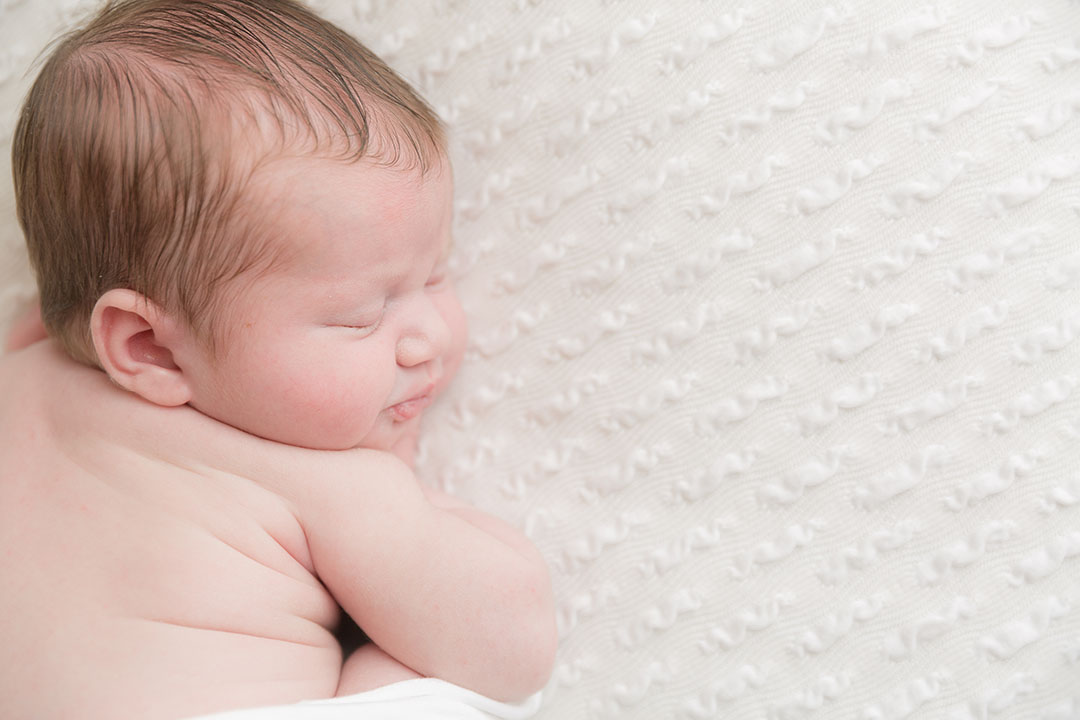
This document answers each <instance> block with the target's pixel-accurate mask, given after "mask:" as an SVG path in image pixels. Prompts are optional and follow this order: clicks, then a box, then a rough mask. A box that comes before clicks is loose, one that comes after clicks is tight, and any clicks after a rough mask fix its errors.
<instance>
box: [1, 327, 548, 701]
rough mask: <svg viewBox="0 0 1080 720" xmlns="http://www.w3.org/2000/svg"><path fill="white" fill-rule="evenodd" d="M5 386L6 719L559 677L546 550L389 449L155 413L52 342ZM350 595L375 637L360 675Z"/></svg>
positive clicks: (518, 694)
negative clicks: (430, 481)
mask: <svg viewBox="0 0 1080 720" xmlns="http://www.w3.org/2000/svg"><path fill="white" fill-rule="evenodd" d="M14 344H16V345H17V344H18V343H14ZM0 398H4V402H3V403H0V547H2V548H3V554H2V556H0V577H3V578H4V583H5V591H4V592H3V593H0V636H2V637H3V638H4V642H3V643H2V644H0V677H3V678H4V681H3V684H4V692H3V693H0V716H2V717H5V718H13V719H14V718H52V717H56V718H60V717H79V718H87V719H88V720H92V719H93V718H98V717H100V718H111V717H117V716H124V717H139V718H148V719H153V718H181V717H186V716H191V715H197V714H202V713H209V712H215V711H222V710H228V709H232V708H240V707H249V706H258V705H271V704H281V703H290V702H295V701H299V700H302V699H310V698H323V697H331V696H333V695H335V694H345V693H351V692H358V691H361V690H366V689H370V688H372V687H377V686H379V685H383V684H387V683H390V682H396V681H398V680H403V679H408V678H411V677H417V676H421V675H422V676H436V677H441V678H443V679H446V680H449V681H450V682H455V683H457V684H460V685H463V686H465V687H470V688H471V689H474V690H476V691H477V692H480V693H482V694H486V695H489V696H492V697H495V698H496V699H504V700H516V699H520V698H522V697H524V696H526V695H528V694H531V693H532V692H535V690H537V689H539V688H540V687H541V686H542V685H543V684H544V682H545V681H546V678H547V674H548V673H549V672H550V667H551V661H552V655H553V652H554V632H553V625H552V623H551V618H552V616H553V612H552V600H551V594H550V593H551V590H550V585H549V582H548V579H547V574H546V569H545V568H544V564H543V560H542V558H541V557H540V556H539V554H538V553H536V551H535V550H534V549H533V548H532V546H531V545H530V544H529V543H528V541H527V540H526V539H525V538H524V537H523V536H521V535H520V534H519V533H517V531H516V530H513V529H512V528H510V527H509V526H507V525H505V524H504V523H501V522H500V521H497V520H495V519H494V518H490V517H489V516H486V515H483V514H482V513H479V512H478V511H476V510H474V509H472V508H469V507H468V506H465V505H464V504H463V503H459V502H457V501H454V500H453V499H451V498H447V497H445V496H442V495H440V494H438V493H434V492H431V491H425V490H424V489H423V488H422V487H421V485H420V484H419V483H418V482H417V481H416V479H415V477H414V476H413V475H412V473H411V471H410V470H409V469H408V467H407V466H406V465H405V464H404V463H402V462H401V461H400V460H399V459H397V458H395V457H393V456H392V455H390V454H388V453H385V452H377V451H372V450H365V449H358V450H349V451H318V450H308V449H304V448H299V447H294V446H290V445H284V444H281V443H274V442H270V441H266V440H262V439H260V438H258V437H256V436H253V435H250V434H247V433H244V432H241V431H239V430H235V429H233V428H230V427H228V426H226V425H223V424H222V423H220V422H217V421H215V420H213V419H211V418H209V417H207V416H205V415H203V414H201V413H199V412H197V411H195V410H193V409H192V408H189V407H186V406H182V407H160V406H157V405H154V404H152V403H148V402H146V401H144V400H143V399H142V398H139V397H138V396H136V395H134V394H131V393H128V392H125V391H123V390H121V389H119V388H117V387H116V386H115V385H113V384H112V383H111V382H110V380H109V379H108V377H107V376H106V375H105V374H104V373H103V372H101V371H100V370H96V369H91V368H87V367H85V366H82V365H79V364H77V363H75V362H73V361H71V360H70V359H68V358H67V357H66V356H65V355H63V353H62V352H61V351H60V349H59V347H58V345H57V344H56V343H55V342H53V341H51V340H46V341H43V342H36V343H32V344H30V345H29V347H26V348H25V349H22V350H20V351H18V352H15V353H13V354H9V355H6V356H2V357H0ZM328 588H333V589H334V593H333V594H332V593H331V592H330V590H328ZM339 603H340V605H341V606H344V607H345V608H346V609H347V610H348V611H349V613H350V614H352V615H353V616H354V617H355V618H356V619H357V621H358V622H359V623H360V624H361V625H362V626H363V627H364V629H365V630H366V631H367V632H368V634H369V635H370V636H371V637H372V639H373V640H375V641H376V645H377V647H376V646H375V645H372V646H368V647H367V648H365V649H363V650H362V651H360V652H358V653H356V654H355V655H354V656H353V657H352V658H350V659H349V661H348V662H347V663H346V664H345V666H344V670H343V663H342V657H341V650H340V647H339V646H338V644H337V642H336V640H335V639H334V635H333V631H334V628H335V627H336V625H337V623H338V622H339V618H340V610H339ZM461 618H466V619H467V621H466V622H461Z"/></svg>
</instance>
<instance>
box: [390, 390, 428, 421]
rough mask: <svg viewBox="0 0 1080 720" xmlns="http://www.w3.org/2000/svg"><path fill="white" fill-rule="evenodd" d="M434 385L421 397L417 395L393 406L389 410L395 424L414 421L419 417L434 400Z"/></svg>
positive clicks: (421, 394)
mask: <svg viewBox="0 0 1080 720" xmlns="http://www.w3.org/2000/svg"><path fill="white" fill-rule="evenodd" d="M434 389H435V388H434V385H429V386H428V387H427V389H426V390H424V391H423V392H422V393H420V394H419V395H415V396H413V397H411V398H409V399H408V400H404V401H402V402H399V403H398V404H397V405H391V406H390V407H389V408H387V410H389V411H390V415H391V416H392V417H393V418H394V421H395V422H405V421H406V420H412V419H413V418H414V417H416V416H417V415H419V414H420V413H422V412H423V411H424V409H425V408H427V406H428V405H430V404H431V401H432V400H434V397H433V392H434Z"/></svg>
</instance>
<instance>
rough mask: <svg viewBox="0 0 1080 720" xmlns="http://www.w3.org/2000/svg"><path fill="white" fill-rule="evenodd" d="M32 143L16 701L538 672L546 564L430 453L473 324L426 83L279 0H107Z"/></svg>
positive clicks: (78, 714) (546, 631) (303, 688)
mask: <svg viewBox="0 0 1080 720" xmlns="http://www.w3.org/2000/svg"><path fill="white" fill-rule="evenodd" d="M13 168H14V176H15V189H16V195H17V210H18V216H19V221H20V224H21V226H22V228H23V232H24V234H25V236H26V241H27V246H28V249H29V253H30V257H31V262H32V264H33V267H34V270H35V273H36V277H37V282H38V288H39V292H40V315H41V319H42V323H43V325H44V327H45V328H46V329H47V331H48V338H47V339H44V340H42V341H38V342H32V340H33V339H34V338H35V337H36V335H35V333H34V332H33V331H27V329H26V326H25V325H24V326H23V327H22V328H21V330H20V335H19V337H18V338H16V339H15V340H14V343H13V344H14V345H16V346H17V347H18V348H19V349H17V350H15V351H14V352H11V353H9V354H7V355H5V356H3V357H2V358H0V398H2V404H0V445H2V447H0V480H2V481H0V544H2V547H3V554H2V556H0V578H2V583H3V592H2V593H0V717H4V718H11V719H15V718H37V719H45V718H84V719H87V720H89V719H92V718H115V717H132V718H136V717H137V718H146V719H149V718H181V717H188V716H192V715H198V714H205V713H213V712H221V711H226V710H232V709H237V708H245V707H254V706H266V705H284V704H289V703H296V702H299V701H302V700H312V699H320V698H322V699H325V698H332V697H335V696H344V695H350V694H355V693H363V692H364V691H368V690H371V689H373V688H380V687H383V686H389V685H396V684H399V683H401V682H402V681H404V682H406V683H407V682H425V681H423V680H415V679H416V678H421V677H423V678H438V679H439V681H440V682H444V683H446V684H450V685H452V686H454V687H456V688H458V689H464V690H465V691H468V692H471V693H475V694H478V695H480V696H485V697H484V699H485V700H486V701H490V703H491V707H496V706H498V705H499V704H505V705H507V706H510V705H511V704H518V703H522V701H523V700H524V699H526V698H528V697H529V696H532V695H534V694H535V693H536V692H537V691H538V690H539V689H540V688H542V687H543V686H544V684H545V683H546V681H547V679H548V677H549V675H550V673H551V669H552V665H553V662H554V652H555V644H556V640H555V621H554V609H553V599H552V592H551V584H550V579H549V576H548V571H547V568H546V566H545V563H544V560H543V558H542V557H541V555H540V554H539V553H538V552H537V550H536V549H535V548H534V547H533V546H532V545H531V544H530V543H529V541H528V540H527V539H526V538H525V537H524V536H523V535H522V534H520V533H519V532H518V531H517V530H515V529H513V528H512V527H510V526H509V525H508V524H506V523H503V522H501V521H499V520H497V519H496V518H493V517H491V516H489V515H486V514H484V513H482V512H480V511H478V510H476V509H474V508H471V507H469V506H468V505H466V504H464V503H461V502H458V501H456V500H454V499H452V498H450V497H449V496H446V495H443V494H440V493H437V492H435V491H433V490H430V489H428V488H426V487H425V486H423V485H422V484H420V483H419V482H418V481H417V478H416V477H415V476H414V474H413V472H412V470H411V464H412V458H413V452H414V447H415V444H416V438H417V431H418V428H419V423H420V420H421V417H422V415H423V413H424V410H425V408H427V407H428V405H429V404H430V403H431V402H432V401H433V400H434V399H435V398H436V397H438V396H439V394H440V393H441V392H442V391H443V389H444V388H445V387H446V386H447V383H449V382H450V379H451V378H452V377H453V375H454V373H455V371H456V370H457V368H458V365H459V364H460V361H461V358H462V354H463V349H464V344H465V337H466V324H465V318H464V316H463V313H462V309H461V306H460V304H459V302H458V299H457V297H456V295H455V291H454V287H453V284H452V282H451V279H450V277H449V276H448V274H447V256H448V253H449V252H450V243H451V217H452V194H453V186H452V179H451V168H450V164H449V161H448V158H447V154H446V143H445V138H444V133H443V130H442V128H441V126H440V123H439V121H438V119H437V118H436V117H435V115H434V113H433V112H432V110H431V109H430V108H429V107H428V106H427V105H426V104H425V103H424V102H423V101H422V100H421V99H420V98H419V97H418V96H417V95H416V93H415V92H414V91H413V90H412V89H411V88H410V87H409V86H408V85H407V83H405V82H404V81H403V80H402V79H401V78H400V77H398V76H397V75H396V74H395V73H394V72H393V71H392V70H390V69H389V68H388V67H387V66H386V65H385V64H384V63H383V62H381V61H380V60H379V59H378V58H377V57H376V56H374V55H373V54H372V53H371V52H370V51H368V50H367V49H366V48H364V47H363V46H361V45H360V44H358V43H357V42H356V41H355V40H354V39H352V38H351V37H349V36H348V35H347V34H345V33H344V32H343V31H341V30H340V29H338V28H336V27H335V26H333V25H331V24H329V23H327V22H326V21H324V20H321V19H320V18H318V17H316V16H315V15H313V14H312V13H311V12H310V11H308V10H307V9H305V8H303V7H301V6H300V5H299V4H296V3H294V2H292V1H290V0H172V1H167V0H120V1H118V2H112V3H109V4H108V5H107V6H106V7H105V8H104V9H103V10H102V11H101V12H100V13H99V14H97V15H96V16H95V17H94V18H93V19H92V20H90V21H89V23H88V24H86V25H85V26H84V27H83V28H81V29H79V30H77V31H75V32H74V33H72V34H70V35H68V36H66V37H65V38H63V39H62V40H61V41H60V42H59V43H58V44H57V45H56V46H55V47H54V49H53V50H52V52H51V54H50V56H49V57H48V59H47V60H46V61H45V62H44V64H43V66H42V69H41V71H40V74H39V76H38V78H37V80H36V81H35V83H34V85H33V87H32V89H31V90H30V93H29V95H28V97H27V99H26V102H25V105H24V107H23V108H22V112H21V115H20V117H19V121H18V126H17V129H16V134H15V139H14V150H13ZM342 610H344V612H345V613H347V614H348V615H349V616H350V617H351V618H353V619H354V620H355V622H356V623H357V624H358V625H359V626H360V627H361V628H363V630H364V632H365V633H366V634H367V635H368V636H369V637H370V638H371V641H372V642H371V643H369V644H366V645H364V646H362V647H361V648H360V649H359V650H357V651H356V652H355V653H353V654H352V655H351V656H349V657H348V658H345V659H344V662H343V657H342V650H341V646H340V644H339V643H338V641H337V640H336V638H335V634H334V633H335V629H336V628H337V627H338V626H339V623H340V622H341V620H342ZM384 689H385V688H384ZM356 697H362V695H357V696H356ZM515 707H517V705H515ZM358 717H360V716H358Z"/></svg>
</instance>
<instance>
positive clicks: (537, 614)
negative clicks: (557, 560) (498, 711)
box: [502, 569, 559, 702]
mask: <svg viewBox="0 0 1080 720" xmlns="http://www.w3.org/2000/svg"><path fill="white" fill-rule="evenodd" d="M526 595H527V597H526V598H525V602H524V603H523V604H524V605H525V607H524V608H523V609H522V612H521V619H522V620H521V622H522V625H521V627H520V628H519V630H520V632H519V633H517V639H516V645H517V647H516V648H515V652H514V655H515V657H516V658H517V662H515V663H514V665H515V666H516V672H513V673H512V674H513V676H514V677H513V678H512V679H510V681H509V682H508V683H507V687H506V688H505V690H506V692H505V695H506V697H505V698H502V699H503V700H504V701H509V702H516V701H520V700H524V699H525V698H527V697H529V696H530V695H533V694H535V693H537V692H539V691H541V690H543V689H544V687H545V686H546V685H547V683H548V680H550V679H551V673H552V671H553V670H554V668H555V655H556V652H557V650H558V645H559V637H558V630H557V628H556V625H555V605H554V599H553V597H552V592H551V581H550V579H549V578H548V575H547V571H546V569H545V570H544V572H543V573H542V577H538V578H537V579H536V580H535V581H534V582H533V583H532V587H531V588H529V590H528V592H527V593H526Z"/></svg>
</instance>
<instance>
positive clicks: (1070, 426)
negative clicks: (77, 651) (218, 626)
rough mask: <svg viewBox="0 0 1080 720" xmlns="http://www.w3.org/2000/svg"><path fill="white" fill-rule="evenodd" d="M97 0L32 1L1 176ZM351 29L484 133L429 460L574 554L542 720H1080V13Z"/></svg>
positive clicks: (593, 12)
mask: <svg viewBox="0 0 1080 720" xmlns="http://www.w3.org/2000/svg"><path fill="white" fill-rule="evenodd" d="M89 4H90V3H87V2H84V1H83V0H34V1H33V2H18V1H17V0H16V2H0V48H3V49H2V50H0V91H2V96H0V99H2V103H3V105H2V108H3V110H4V113H5V115H4V116H3V118H2V119H0V142H3V143H5V149H4V151H3V152H2V153H0V156H3V158H4V159H3V160H2V161H0V162H7V155H8V150H7V148H8V147H9V146H10V138H11V129H12V127H13V126H14V120H15V109H16V107H17V105H18V103H19V101H20V100H21V98H22V95H23V93H24V91H25V89H26V87H27V86H28V82H29V78H30V77H32V74H31V75H30V76H28V77H27V78H25V79H24V78H23V77H22V74H23V72H24V70H25V69H26V68H27V67H29V66H30V63H31V61H32V59H33V55H34V54H35V53H36V52H37V51H38V50H39V49H40V48H41V47H43V46H44V44H45V42H46V40H47V39H48V37H50V36H51V35H52V33H53V32H54V31H55V30H57V29H59V28H62V27H64V26H65V25H66V24H68V23H70V22H72V21H73V18H74V17H75V16H76V15H77V11H78V9H79V8H81V7H86V6H87V5H89ZM312 5H313V6H314V7H315V8H316V9H318V10H320V11H321V12H323V13H324V14H325V15H326V16H328V17H329V18H330V19H332V20H334V21H335V22H338V23H340V24H341V25H342V26H343V27H344V28H346V29H347V30H349V31H351V32H354V33H355V34H356V35H357V36H358V37H359V38H360V39H361V40H362V41H363V42H365V43H366V44H368V45H369V46H370V47H371V48H372V49H373V50H374V51H376V52H377V53H379V54H380V55H382V56H383V57H385V58H386V59H387V61H388V62H389V63H390V64H391V65H392V66H393V67H395V68H396V69H397V70H398V71H400V72H401V73H402V74H403V75H404V77H406V78H407V79H408V80H410V81H411V82H413V83H414V84H415V85H416V86H417V87H418V89H419V90H420V92H421V93H422V94H423V95H424V96H425V97H427V98H428V99H429V100H430V101H431V103H432V104H433V106H434V107H435V108H436V110H437V111H438V112H439V114H440V115H441V116H442V117H443V118H444V119H445V121H446V123H447V126H448V129H449V136H450V147H451V155H452V159H453V164H454V171H455V176H456V183H457V186H456V199H455V203H456V218H455V249H454V257H453V268H452V272H453V273H454V274H455V276H456V277H457V279H458V281H459V282H458V286H459V290H460V294H461V296H462V299H463V302H464V305H465V309H466V312H467V313H468V315H469V317H470V325H471V341H470V348H469V354H468V355H467V356H466V360H465V363H464V365H463V368H462V371H461V373H460V374H459V376H458V378H457V380H456V381H455V384H454V385H453V386H451V388H450V389H449V390H448V392H447V394H446V395H445V396H444V397H443V398H441V399H440V401H439V402H438V403H437V404H436V405H435V406H433V407H431V408H430V409H429V410H428V414H427V416H426V419H425V434H424V437H423V438H422V443H421V447H420V454H419V457H418V461H417V468H418V473H419V475H420V476H421V477H422V478H424V479H425V481H427V482H431V483H434V484H437V485H439V486H441V487H442V488H444V489H446V490H448V491H450V492H452V493H455V494H457V495H459V496H461V497H463V498H465V499H466V500H469V501H471V502H473V503H475V504H476V505H478V506H479V507H481V508H482V509H485V510H488V511H490V512H492V513H494V514H496V515H499V516H501V517H504V518H506V519H507V520H509V521H510V522H512V523H516V524H517V525H518V526H519V527H522V528H524V529H525V531H526V532H527V533H528V534H529V536H530V537H531V538H532V539H533V540H534V541H535V543H536V544H537V546H538V547H539V548H540V550H541V551H542V552H543V553H544V554H545V556H546V557H547V559H548V560H549V563H550V565H551V567H552V574H553V580H554V585H555V592H556V598H557V601H558V622H559V630H560V650H559V656H558V660H557V663H556V668H555V672H554V676H553V677H552V680H551V682H550V683H549V685H548V687H547V688H546V689H545V691H544V697H543V704H542V707H540V709H539V712H538V713H537V717H538V718H543V719H544V720H549V719H550V720H586V719H588V720H604V719H606V718H620V719H624V718H628V719H631V720H646V719H648V720H651V719H652V718H661V717H662V718H677V719H679V720H704V719H706V718H715V717H724V718H755V719H757V718H769V720H788V719H793V718H805V717H815V718H863V719H866V720H900V719H901V718H907V717H909V716H911V717H913V718H914V717H916V716H917V717H934V718H956V719H958V720H967V719H969V718H994V720H1009V719H1011V718H1038V719H1040V720H1067V719H1068V718H1073V719H1075V718H1078V717H1080V582H1078V580H1077V578H1078V572H1080V475H1078V473H1077V468H1078V467H1080V244H1078V238H1080V3H1078V2H1076V1H1075V0H1037V1H1032V0H949V1H948V2H937V1H936V0H896V1H894V2H878V1H877V0H836V1H830V0H791V1H788V0H730V1H726V2H706V1H704V0H674V1H672V2H656V0H620V1H619V2H613V1H612V0H500V1H499V2H493V1H492V0H408V1H407V2H391V1H389V0H314V1H313V2H312ZM0 170H3V171H4V172H6V169H4V168H0ZM3 192H4V195H3V197H2V198H0V210H2V212H3V217H2V222H0V253H2V257H0V316H6V315H7V314H9V313H10V312H11V311H12V309H13V308H14V306H15V305H16V304H17V303H18V301H20V300H21V299H24V298H26V297H28V296H29V295H30V293H31V292H32V283H31V280H30V273H29V270H28V269H27V265H26V261H25V257H24V253H23V251H22V250H21V247H20V244H21V239H20V237H19V234H18V229H17V227H16V223H15V220H14V218H13V212H12V210H11V207H12V203H11V194H10V193H11V191H10V188H9V187H7V186H5V188H4V191H3ZM417 687H424V688H435V687H437V688H438V689H439V692H437V693H434V692H433V693H432V694H430V695H424V696H409V697H406V696H402V695H400V693H402V692H405V691H408V692H412V690H413V689H415V688H417ZM472 700H476V698H472V699H471V700H464V699H463V696H462V695H461V694H459V693H456V692H448V691H447V688H446V687H445V686H442V685H439V686H436V685H435V684H433V683H429V684H427V685H423V686H421V685H413V686H404V685H403V686H397V687H394V686H391V687H390V688H387V689H386V690H385V691H384V692H382V693H381V694H380V693H373V694H370V695H368V694H365V695H363V696H357V697H356V698H352V699H344V700H342V701H328V702H326V703H312V704H308V705H303V706H294V707H292V708H280V709H274V710H258V711H251V712H250V713H246V714H245V713H238V714H231V715H227V716H222V720H224V718H225V717H227V718H229V719H230V720H234V719H235V720H240V718H244V720H248V719H249V718H250V719H251V720H255V718H259V719H260V720H261V719H263V718H266V719H270V718H278V717H281V718H289V719H290V720H291V719H293V718H301V717H303V718H307V717H311V718H318V719H319V720H322V718H324V717H325V718H331V717H333V718H338V717H342V718H344V717H349V718H357V719H358V720H360V719H363V718H375V717H424V715H422V714H420V713H419V712H413V711H412V710H409V711H403V712H404V714H398V715H394V714H386V715H379V714H378V712H388V713H393V712H397V709H398V708H402V709H403V708H407V707H410V706H409V705H408V703H414V705H412V706H411V707H412V708H422V707H425V706H424V703H432V705H431V713H432V714H434V715H433V716H434V717H444V716H445V717H474V716H476V715H467V714H466V715H437V714H435V713H437V712H441V711H443V710H444V709H445V708H449V707H452V708H455V710H453V711H455V712H456V711H460V712H472V711H474V710H475V711H476V712H489V713H491V709H490V708H491V706H479V705H471V704H469V703H470V702H471V701H472ZM399 702H400V703H402V704H400V705H395V703H399ZM444 702H445V705H444V704H440V703H444ZM375 708H378V710H376V709H375ZM498 710H499V711H500V712H502V711H505V710H506V708H505V707H500V708H498ZM323 712H325V713H326V714H325V715H323V714H318V713H323ZM425 712H427V711H426V710H425ZM302 713H311V714H309V715H305V714H302ZM335 713H339V714H335ZM492 714H494V715H495V717H518V716H516V715H512V714H511V715H498V714H497V713H492Z"/></svg>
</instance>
